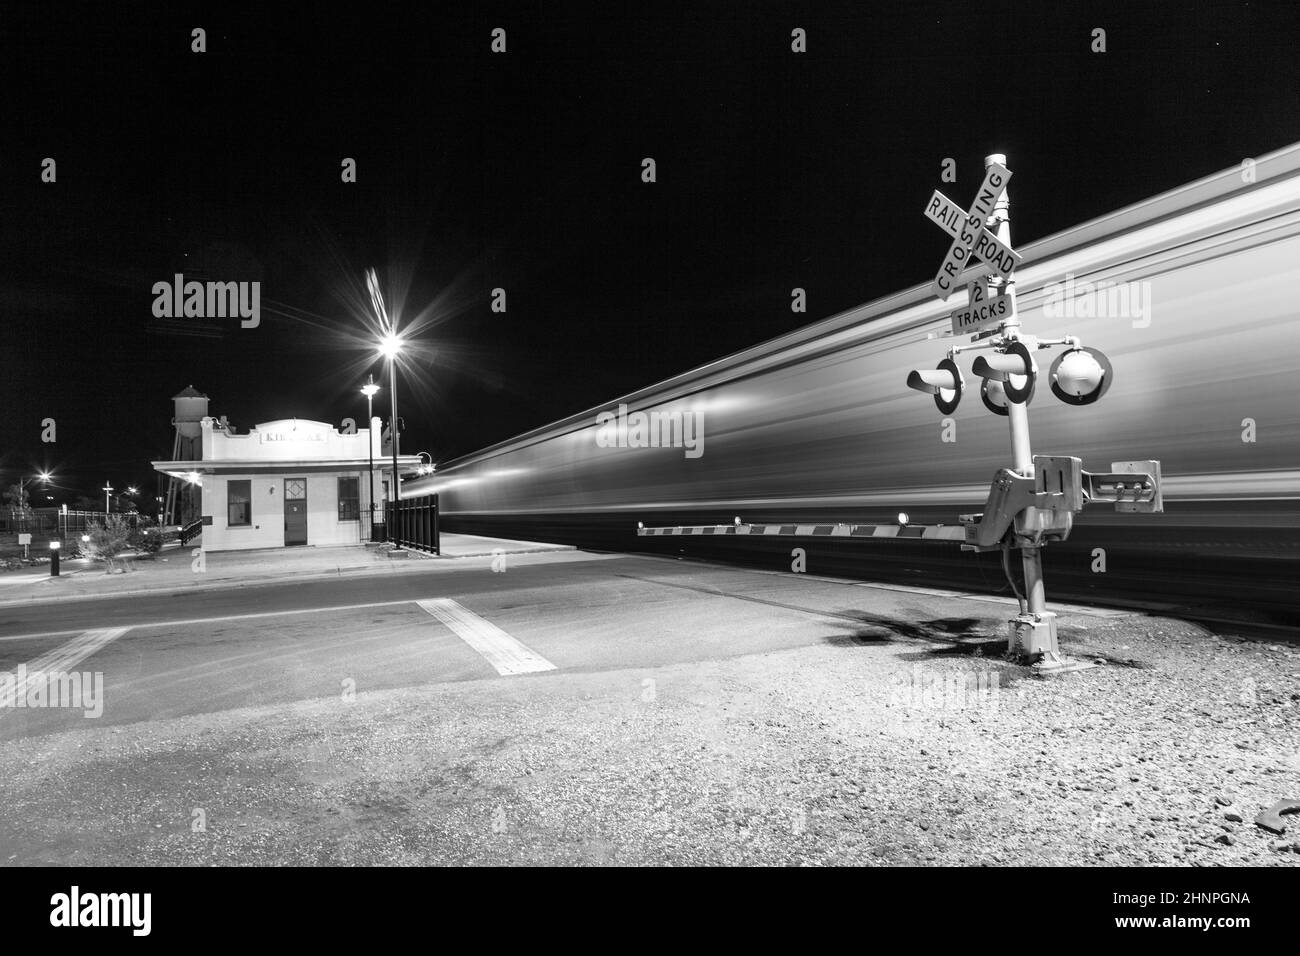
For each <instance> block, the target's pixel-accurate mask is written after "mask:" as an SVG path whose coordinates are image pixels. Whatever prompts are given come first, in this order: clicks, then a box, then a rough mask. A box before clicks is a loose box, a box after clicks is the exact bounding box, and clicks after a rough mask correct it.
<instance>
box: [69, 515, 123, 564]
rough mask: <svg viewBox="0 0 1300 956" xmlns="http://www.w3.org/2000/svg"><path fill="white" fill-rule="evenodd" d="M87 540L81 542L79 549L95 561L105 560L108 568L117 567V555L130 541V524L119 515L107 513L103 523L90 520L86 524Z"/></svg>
mask: <svg viewBox="0 0 1300 956" xmlns="http://www.w3.org/2000/svg"><path fill="white" fill-rule="evenodd" d="M86 535H87V536H88V537H89V538H90V540H89V541H83V542H81V551H82V553H83V554H85V555H86V556H87V557H89V558H93V559H94V560H96V561H107V562H108V570H109V571H112V570H113V569H114V568H116V567H117V561H116V559H117V556H118V555H119V554H121V553H122V552H123V551H125V550H126V549H127V547H128V545H129V543H130V537H131V526H130V524H128V523H127V520H126V519H125V518H123V517H122V516H121V515H109V516H108V518H107V520H106V521H104V523H103V524H100V523H99V522H97V521H92V522H90V523H89V524H87V525H86Z"/></svg>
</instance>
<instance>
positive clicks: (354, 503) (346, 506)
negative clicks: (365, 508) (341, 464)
mask: <svg viewBox="0 0 1300 956" xmlns="http://www.w3.org/2000/svg"><path fill="white" fill-rule="evenodd" d="M360 487H361V479H359V478H340V479H339V520H340V521H360V520H361V491H360Z"/></svg>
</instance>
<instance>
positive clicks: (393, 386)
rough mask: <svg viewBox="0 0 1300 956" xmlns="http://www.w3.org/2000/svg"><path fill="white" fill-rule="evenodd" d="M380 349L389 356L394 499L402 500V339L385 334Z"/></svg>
mask: <svg viewBox="0 0 1300 956" xmlns="http://www.w3.org/2000/svg"><path fill="white" fill-rule="evenodd" d="M379 350H380V351H381V352H382V353H383V354H384V355H385V356H387V357H388V397H389V398H390V399H391V400H392V405H391V409H390V411H389V419H390V420H389V431H390V432H391V433H392V438H393V441H392V446H393V501H395V502H396V501H401V500H402V485H401V482H400V481H399V480H398V477H397V455H398V447H397V443H398V435H400V434H401V433H400V432H399V431H398V429H397V355H398V353H399V352H401V351H402V340H401V339H399V338H398V337H397V336H396V335H386V336H384V341H383V342H382V343H381V344H380V346H379Z"/></svg>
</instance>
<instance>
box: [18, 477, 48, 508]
mask: <svg viewBox="0 0 1300 956" xmlns="http://www.w3.org/2000/svg"><path fill="white" fill-rule="evenodd" d="M28 480H29V479H28V477H27V476H26V475H19V476H18V510H19V511H20V512H21V511H22V510H23V499H24V498H25V497H26V491H25V487H26V485H27V482H28ZM30 480H31V481H39V482H40V483H41V484H43V485H45V486H46V487H49V484H50V473H49V472H48V471H42V472H41V473H40V474H37V475H32V477H31V479H30Z"/></svg>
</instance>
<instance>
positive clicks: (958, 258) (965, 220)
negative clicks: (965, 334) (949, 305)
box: [925, 163, 1022, 300]
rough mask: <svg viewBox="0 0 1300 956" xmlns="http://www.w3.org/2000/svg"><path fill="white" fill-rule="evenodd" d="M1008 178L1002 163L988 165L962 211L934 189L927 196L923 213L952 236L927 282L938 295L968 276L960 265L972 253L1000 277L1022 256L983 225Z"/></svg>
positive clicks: (957, 284)
mask: <svg viewBox="0 0 1300 956" xmlns="http://www.w3.org/2000/svg"><path fill="white" fill-rule="evenodd" d="M1010 179H1011V170H1009V169H1007V168H1006V167H1005V166H1002V165H1000V164H998V163H994V164H992V165H991V166H989V168H988V170H987V171H986V172H985V174H984V182H983V183H981V184H980V188H979V190H978V191H977V192H976V193H975V201H974V202H973V203H972V204H971V207H970V209H968V210H966V211H965V212H963V211H962V209H961V207H960V206H958V205H957V204H956V203H954V202H953V201H952V200H951V199H949V198H948V197H947V196H945V195H944V194H943V193H941V192H939V191H938V190H937V189H936V190H935V191H934V195H933V196H931V197H930V202H929V203H928V204H927V205H926V207H925V215H926V217H927V218H928V219H930V221H932V222H934V223H936V224H938V226H939V227H940V228H941V229H943V230H944V231H945V232H947V233H948V234H949V235H950V236H952V237H953V240H952V245H951V246H949V247H948V254H947V255H946V256H944V259H943V265H941V266H940V267H939V272H938V274H937V275H935V277H934V282H933V283H932V284H931V286H930V288H931V290H932V291H933V292H934V294H935V295H937V296H938V297H939V298H941V299H944V300H947V298H948V296H950V295H952V293H953V290H954V289H956V288H957V287H958V286H960V285H965V284H966V282H967V281H968V280H965V279H963V278H962V269H964V268H965V267H966V265H967V264H968V263H969V262H970V260H971V258H972V257H973V256H975V257H978V258H980V259H982V260H984V262H985V263H987V264H988V266H989V269H990V270H992V272H994V273H995V274H997V275H999V276H1002V277H1006V276H1008V275H1010V274H1011V270H1012V269H1014V268H1015V267H1016V264H1017V263H1019V262H1020V260H1021V258H1022V256H1021V255H1020V254H1019V253H1018V252H1015V251H1014V250H1013V249H1011V247H1010V246H1008V245H1007V244H1006V243H1004V242H1002V241H1001V240H1000V239H998V237H997V236H996V235H994V234H993V232H992V231H991V230H990V229H988V228H987V227H986V226H985V225H984V224H985V222H987V221H988V218H989V216H991V215H992V214H993V206H994V205H995V204H996V203H997V201H998V199H999V198H1000V197H1001V196H1002V194H1003V193H1004V192H1005V191H1006V188H1007V183H1008V181H1010ZM972 298H974V297H972Z"/></svg>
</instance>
